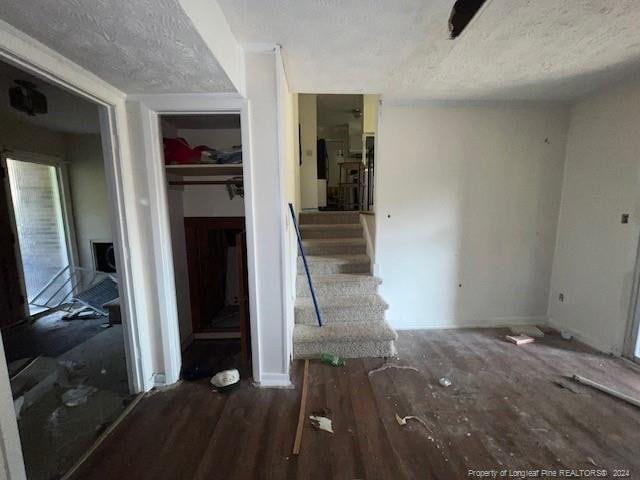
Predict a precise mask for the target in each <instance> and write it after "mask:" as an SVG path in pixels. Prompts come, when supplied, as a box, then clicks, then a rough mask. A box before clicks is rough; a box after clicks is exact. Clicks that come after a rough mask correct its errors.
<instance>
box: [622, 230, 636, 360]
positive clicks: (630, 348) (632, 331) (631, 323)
mask: <svg viewBox="0 0 640 480" xmlns="http://www.w3.org/2000/svg"><path fill="white" fill-rule="evenodd" d="M639 342H640V238H639V239H638V246H637V250H636V263H635V268H634V272H633V286H632V288H631V298H630V301H629V314H628V318H627V328H626V330H625V336H624V344H623V347H622V356H623V357H625V358H627V359H629V360H631V361H634V362H636V363H640V357H637V356H636V351H637V350H638V343H639Z"/></svg>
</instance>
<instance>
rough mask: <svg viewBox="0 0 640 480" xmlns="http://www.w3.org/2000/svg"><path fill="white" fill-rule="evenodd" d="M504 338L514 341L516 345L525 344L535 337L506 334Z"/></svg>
mask: <svg viewBox="0 0 640 480" xmlns="http://www.w3.org/2000/svg"><path fill="white" fill-rule="evenodd" d="M505 338H506V339H507V341H509V342H511V343H515V344H516V345H525V344H527V343H532V342H534V341H535V339H534V338H533V337H530V336H529V335H507V336H506V337H505Z"/></svg>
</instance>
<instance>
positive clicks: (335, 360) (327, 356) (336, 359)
mask: <svg viewBox="0 0 640 480" xmlns="http://www.w3.org/2000/svg"><path fill="white" fill-rule="evenodd" d="M320 361H321V362H322V363H324V364H325V365H331V366H332V367H343V366H344V365H345V364H346V363H347V362H346V361H345V360H344V358H342V357H340V356H338V355H334V354H333V353H328V352H325V353H323V354H322V356H321V357H320Z"/></svg>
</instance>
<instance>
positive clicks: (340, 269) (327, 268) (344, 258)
mask: <svg viewBox="0 0 640 480" xmlns="http://www.w3.org/2000/svg"><path fill="white" fill-rule="evenodd" d="M307 263H308V264H309V270H310V271H311V275H312V277H311V278H312V279H313V276H314V275H329V274H334V273H369V272H370V271H371V262H370V260H369V257H367V256H366V255H324V256H323V255H307ZM298 273H300V274H301V275H303V274H304V265H303V263H302V257H298Z"/></svg>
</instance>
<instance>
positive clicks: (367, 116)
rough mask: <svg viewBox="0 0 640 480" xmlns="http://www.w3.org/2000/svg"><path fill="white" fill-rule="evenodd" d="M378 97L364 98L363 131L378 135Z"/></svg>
mask: <svg viewBox="0 0 640 480" xmlns="http://www.w3.org/2000/svg"><path fill="white" fill-rule="evenodd" d="M378 100H379V97H378V95H363V96H362V130H363V132H364V133H376V131H377V130H378Z"/></svg>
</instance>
